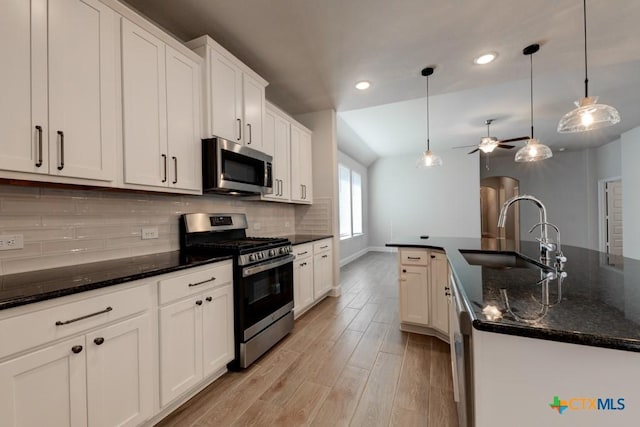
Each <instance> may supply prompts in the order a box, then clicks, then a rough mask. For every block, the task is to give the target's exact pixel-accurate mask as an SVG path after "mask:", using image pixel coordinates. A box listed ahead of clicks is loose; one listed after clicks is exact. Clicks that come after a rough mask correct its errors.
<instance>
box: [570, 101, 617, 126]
mask: <svg viewBox="0 0 640 427" xmlns="http://www.w3.org/2000/svg"><path fill="white" fill-rule="evenodd" d="M597 102H598V97H597V96H589V97H584V98H582V99H580V101H576V102H575V104H576V106H577V108H576V109H574V110H572V111H569V112H568V113H567V114H565V115H564V116H562V118H561V119H560V122H559V123H558V132H559V133H575V132H586V131H590V130H594V129H602V128H605V127H608V126H613V125H615V124H616V123H619V122H620V113H618V110H616V109H615V108H613V107H611V106H610V105H606V104H598V103H597Z"/></svg>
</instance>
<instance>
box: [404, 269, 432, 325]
mask: <svg viewBox="0 0 640 427" xmlns="http://www.w3.org/2000/svg"><path fill="white" fill-rule="evenodd" d="M400 321H401V322H409V323H415V324H417V325H424V326H428V325H429V268H428V267H422V266H409V265H401V266H400Z"/></svg>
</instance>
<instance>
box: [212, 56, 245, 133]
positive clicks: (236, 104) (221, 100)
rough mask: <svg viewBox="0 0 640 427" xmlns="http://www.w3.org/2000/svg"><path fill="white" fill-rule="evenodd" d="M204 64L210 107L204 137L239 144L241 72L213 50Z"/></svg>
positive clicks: (240, 127)
mask: <svg viewBox="0 0 640 427" xmlns="http://www.w3.org/2000/svg"><path fill="white" fill-rule="evenodd" d="M207 64H208V72H207V75H208V79H209V89H210V90H209V92H210V93H208V94H207V95H208V98H209V100H210V106H209V111H208V113H207V116H208V117H207V121H208V123H209V129H208V130H207V132H206V134H207V136H208V137H210V136H214V135H215V136H219V137H221V138H224V139H228V140H229V141H234V142H237V143H242V136H243V135H242V132H243V127H242V71H241V70H240V68H238V67H237V66H236V65H235V64H234V63H233V61H231V60H229V59H227V58H226V57H225V56H224V55H221V54H220V53H218V52H216V51H215V50H213V49H212V50H211V51H210V57H209V58H208V60H207Z"/></svg>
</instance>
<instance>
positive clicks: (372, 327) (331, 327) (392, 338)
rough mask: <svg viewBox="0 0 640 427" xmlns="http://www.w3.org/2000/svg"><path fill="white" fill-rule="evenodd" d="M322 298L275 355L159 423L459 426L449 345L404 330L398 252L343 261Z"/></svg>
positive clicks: (216, 384)
mask: <svg viewBox="0 0 640 427" xmlns="http://www.w3.org/2000/svg"><path fill="white" fill-rule="evenodd" d="M340 281H341V286H342V296H340V297H338V298H326V299H325V300H324V301H322V302H321V303H320V304H318V305H317V306H316V307H314V308H313V309H311V310H310V311H309V312H308V313H306V314H305V315H304V316H302V317H300V318H299V319H298V320H297V321H296V324H295V329H294V331H293V333H291V334H290V335H289V336H288V337H287V338H285V339H284V340H283V341H281V342H280V343H279V344H278V345H277V346H276V347H274V348H273V349H272V350H271V351H270V352H269V353H267V354H266V355H265V356H263V357H262V358H261V359H259V360H258V361H257V362H256V363H254V364H253V365H252V366H251V367H250V368H249V369H246V370H245V371H243V372H230V373H227V374H225V375H224V376H222V377H221V378H220V379H219V380H217V381H216V382H214V383H213V384H211V385H210V386H209V387H207V388H206V389H204V390H203V391H202V392H201V393H199V394H198V395H197V396H195V397H194V398H193V399H191V400H190V401H188V402H187V403H185V404H184V405H183V406H182V407H180V408H179V409H178V410H177V411H175V412H174V413H173V414H171V415H170V416H169V417H167V418H165V419H164V420H163V421H162V422H161V423H160V424H158V425H159V426H180V427H183V426H194V427H195V426H285V427H286V426H303V425H305V426H306V425H309V426H347V425H351V426H367V427H368V426H402V427H410V426H421V427H446V426H457V425H458V422H457V415H456V409H455V404H454V402H453V384H452V379H451V363H450V361H449V346H448V344H445V343H444V342H442V341H440V340H438V339H436V338H431V337H425V336H422V335H416V334H410V333H405V332H401V331H400V329H399V322H398V290H397V272H396V255H395V254H389V253H378V252H370V253H368V254H367V255H365V256H363V257H361V258H359V259H358V260H356V261H354V262H352V263H350V264H348V265H347V266H345V267H343V268H342V269H341V272H340Z"/></svg>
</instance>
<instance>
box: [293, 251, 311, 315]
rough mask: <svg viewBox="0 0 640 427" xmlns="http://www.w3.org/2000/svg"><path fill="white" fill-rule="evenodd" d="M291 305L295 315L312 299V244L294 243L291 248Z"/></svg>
mask: <svg viewBox="0 0 640 427" xmlns="http://www.w3.org/2000/svg"><path fill="white" fill-rule="evenodd" d="M293 253H294V255H295V257H296V259H295V260H294V261H293V305H294V310H295V313H296V315H299V314H300V313H302V312H303V311H305V310H306V309H307V308H308V307H309V306H310V305H311V304H312V303H313V301H314V295H313V246H312V245H311V244H305V245H296V246H294V248H293Z"/></svg>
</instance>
